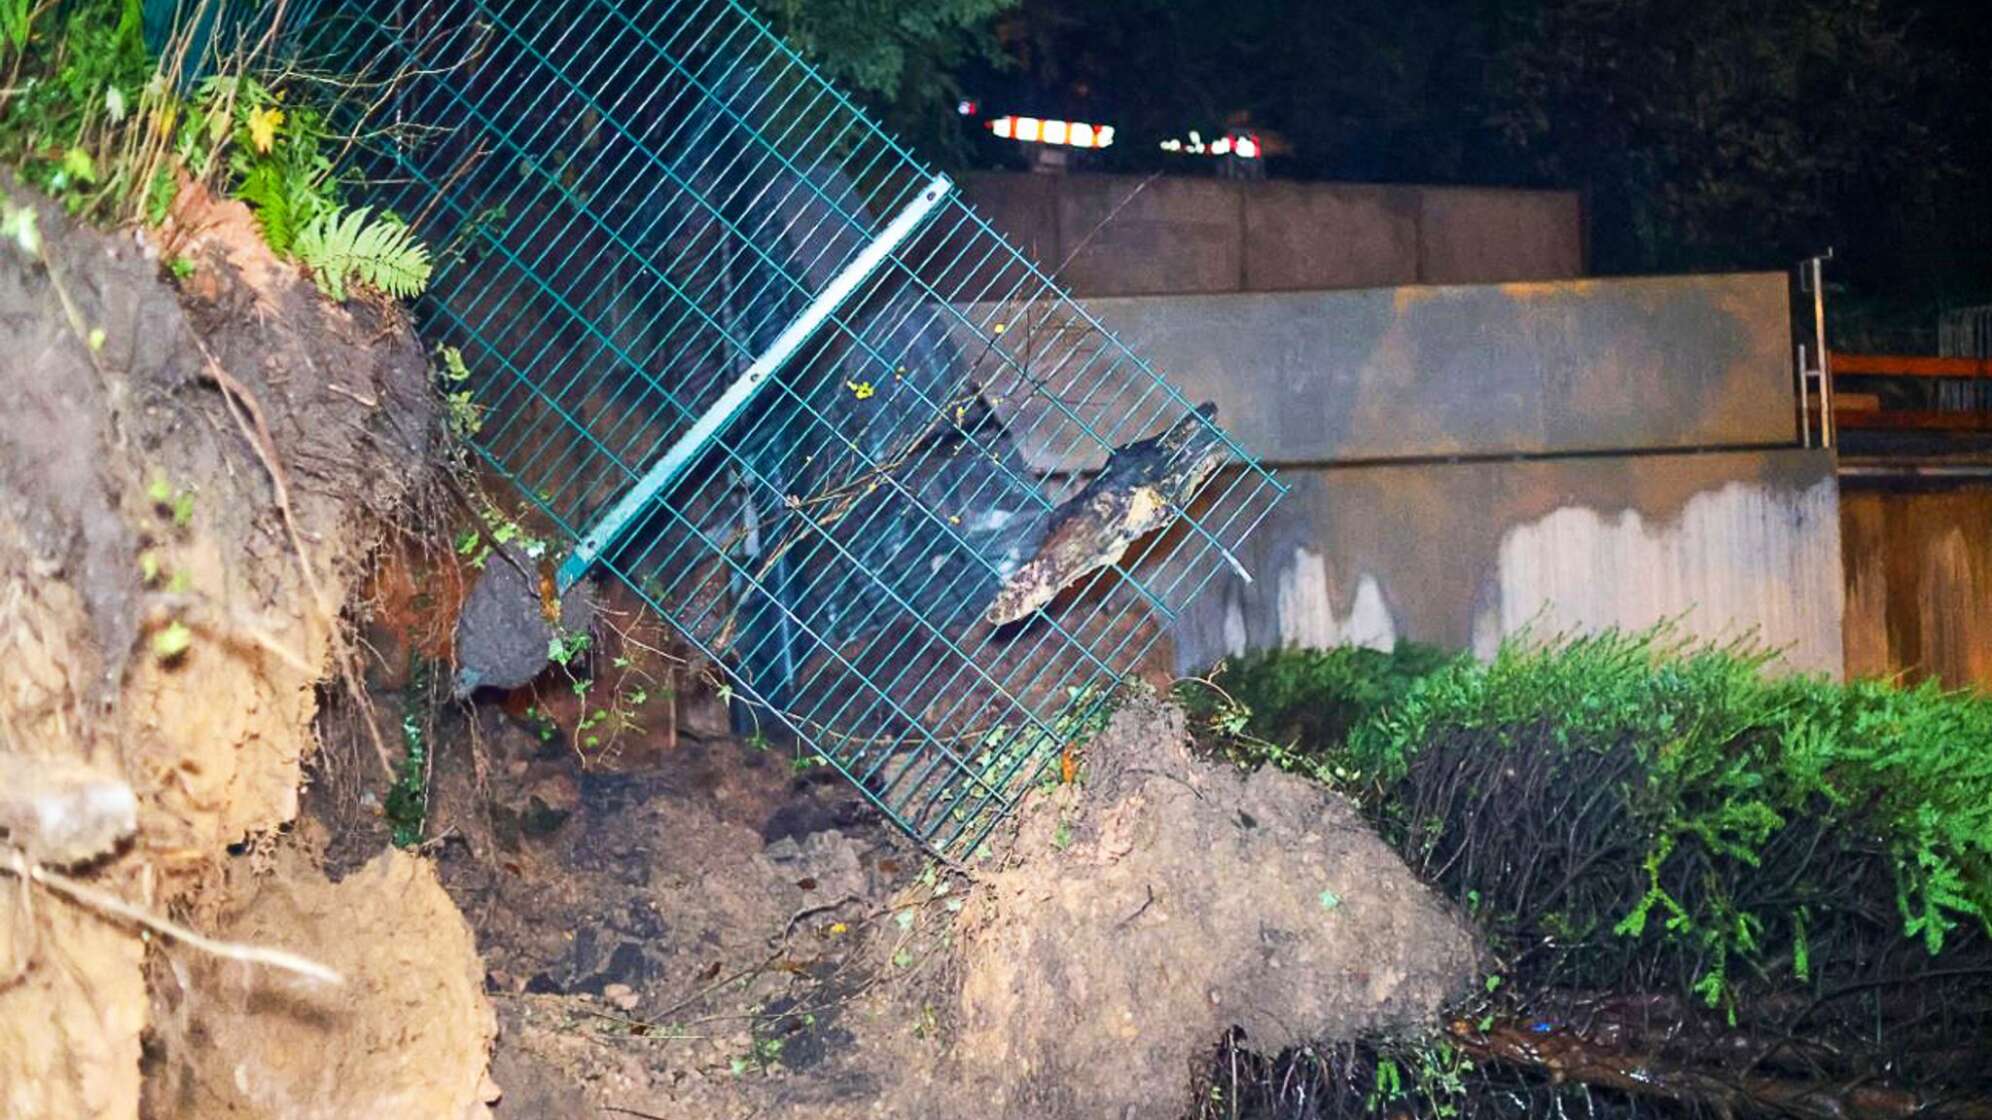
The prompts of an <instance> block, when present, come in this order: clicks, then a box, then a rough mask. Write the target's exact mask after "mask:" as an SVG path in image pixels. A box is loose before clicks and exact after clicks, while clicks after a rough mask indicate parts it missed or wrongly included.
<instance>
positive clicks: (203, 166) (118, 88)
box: [0, 0, 430, 299]
mask: <svg viewBox="0 0 1992 1120" xmlns="http://www.w3.org/2000/svg"><path fill="white" fill-rule="evenodd" d="M14 2H15V0H0V5H4V4H12V3H14ZM217 2H218V0H201V3H202V4H203V5H212V4H215V3H217ZM37 11H38V12H39V22H37V23H34V24H33V25H30V24H28V23H27V22H26V21H27V19H28V16H29V14H31V13H35V12H37ZM17 15H18V16H19V22H17V21H16V18H15V17H16V16H17ZM191 18H192V19H194V21H195V22H198V20H199V17H198V16H197V15H196V16H192V17H191ZM17 30H19V31H20V32H21V33H20V34H18V35H17V34H16V31H17ZM0 43H4V44H6V45H5V46H4V47H0V62H4V63H5V64H6V65H7V66H8V67H9V68H10V70H11V72H12V74H13V75H14V77H13V80H12V81H11V82H10V83H9V85H8V86H7V88H6V89H5V90H4V91H0V160H5V161H7V162H9V163H11V164H13V165H14V166H16V167H17V168H19V171H20V174H21V176H22V177H23V178H24V179H25V180H26V181H27V182H29V183H30V184H32V185H34V186H36V187H38V188H40V189H42V190H43V191H45V192H47V193H48V194H49V195H51V196H53V197H54V198H56V199H58V200H60V201H61V202H62V203H63V205H64V206H65V207H66V208H68V209H69V210H70V212H72V213H74V214H77V215H79V216H82V217H84V218H86V219H89V220H92V221H97V222H101V223H107V224H108V223H117V222H145V223H147V224H153V225H156V224H158V223H160V222H162V221H164V220H165V218H166V216H167V213H168V211H169V209H170V207H171V205H172V202H173V198H174V196H175V194H176V193H177V191H178V189H179V184H180V182H181V181H182V177H185V178H190V179H193V180H196V181H206V182H209V183H212V184H213V185H215V186H217V187H219V188H220V189H222V190H223V191H224V192H226V193H227V194H229V195H231V196H232V197H235V198H239V199H241V200H242V201H243V202H245V203H247V204H248V205H249V207H250V209H251V210H252V211H253V212H254V213H255V215H256V219H257V223H258V225H259V227H260V228H261V229H262V231H263V235H264V238H265V240H266V241H268V243H269V245H270V247H271V249H272V250H274V251H275V252H276V253H278V255H280V256H284V257H288V258H291V259H294V260H296V261H298V263H300V264H302V265H304V266H305V267H307V268H309V269H310V270H311V271H312V274H313V277H314V279H315V280H316V281H317V282H318V284H319V286H320V287H321V288H322V289H323V290H325V291H326V293H327V294H328V295H331V296H333V298H336V299H344V298H345V295H346V288H347V285H349V284H351V283H355V282H357V283H361V284H366V285H368V286H371V287H375V288H378V289H380V290H381V291H383V292H386V293H387V294H389V295H391V296H396V297H403V298H405V297H408V296H412V295H414V294H416V293H418V292H419V291H420V290H421V288H422V286H423V284H425V283H426V282H427V279H428V275H429V267H430V264H429V260H428V256H427V253H426V251H425V250H424V249H423V248H422V247H421V246H420V245H418V244H416V243H414V241H413V240H412V238H411V237H410V236H409V234H408V232H407V229H406V227H405V226H403V225H402V224H400V223H399V222H398V221H396V220H395V219H393V218H392V217H391V216H388V215H375V214H370V213H369V212H368V211H366V210H364V209H362V210H348V209H346V208H344V206H343V205H342V188H343V184H342V183H341V181H340V179H339V176H338V174H337V172H336V170H335V167H334V163H333V159H332V153H333V152H334V151H335V150H336V147H337V145H338V144H339V143H341V142H342V141H343V139H344V138H343V137H340V136H336V135H334V134H332V132H331V131H330V130H329V129H328V128H327V126H326V124H325V114H324V109H323V106H322V105H321V104H319V103H318V102H319V101H320V100H321V98H322V97H323V96H325V95H327V94H328V91H330V90H334V89H336V88H337V83H332V82H320V81H315V80H313V79H312V78H311V77H310V76H308V75H302V74H297V73H294V72H290V71H284V72H282V73H281V74H274V75H272V76H271V77H270V78H269V80H268V81H266V80H264V79H263V78H262V77H259V76H257V75H256V74H255V73H251V72H250V71H252V70H257V69H259V67H260V65H261V64H260V62H254V61H253V60H246V59H241V58H236V59H232V60H231V59H224V60H223V64H222V66H221V70H220V72H219V73H217V74H214V75H212V76H209V77H207V78H205V79H203V80H202V81H200V82H199V83H196V84H195V85H194V88H193V90H192V92H191V93H190V94H187V95H185V96H182V94H181V92H180V90H181V87H182V86H183V84H185V83H183V81H182V80H181V73H180V67H181V65H182V63H183V59H184V55H185V54H186V50H185V48H184V46H175V45H168V46H166V47H165V48H164V50H165V59H166V61H164V62H158V61H156V60H155V58H154V56H153V54H152V53H151V52H150V51H148V49H147V46H146V35H145V25H144V11H143V9H142V6H141V4H140V0H77V2H74V3H67V4H62V5H59V6H51V7H44V8H42V9H21V10H20V11H19V12H18V13H16V12H12V11H8V12H6V13H4V14H0Z"/></svg>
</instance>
